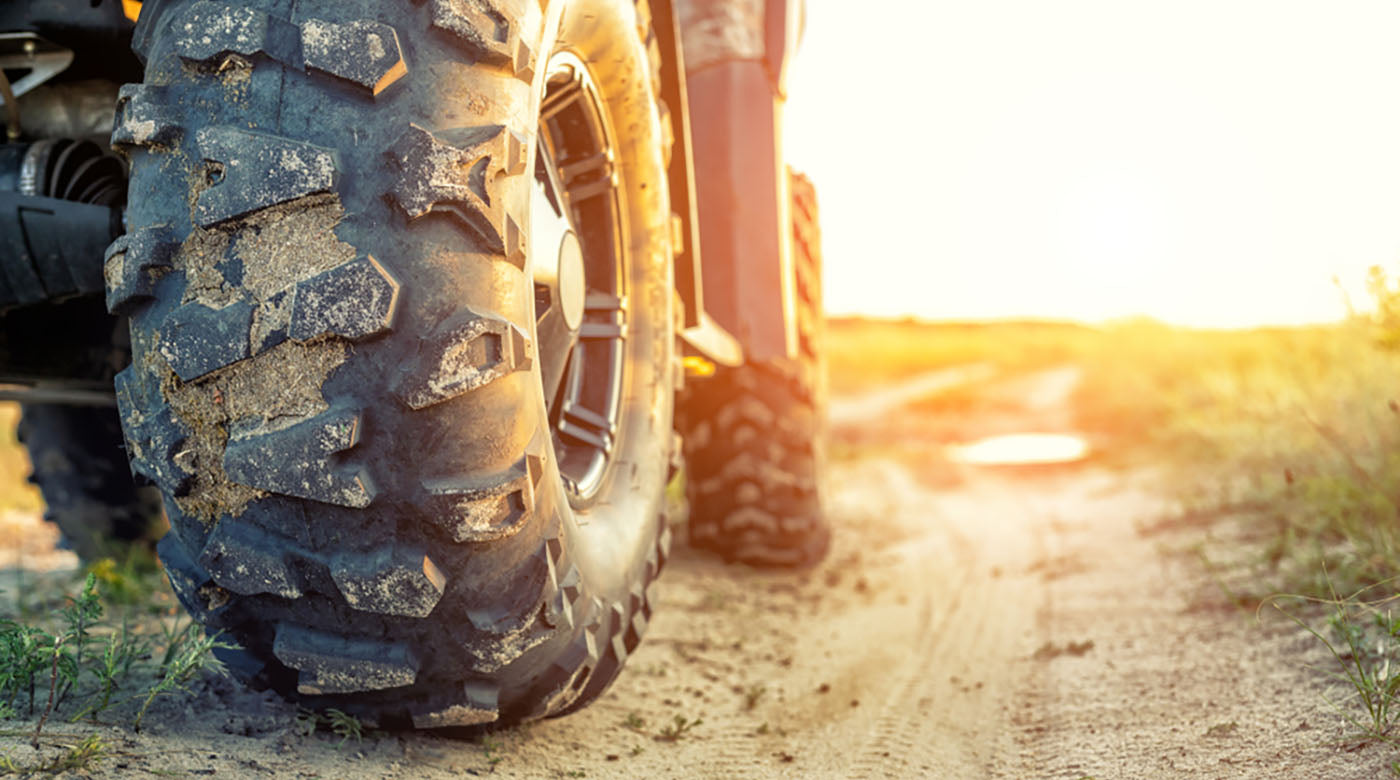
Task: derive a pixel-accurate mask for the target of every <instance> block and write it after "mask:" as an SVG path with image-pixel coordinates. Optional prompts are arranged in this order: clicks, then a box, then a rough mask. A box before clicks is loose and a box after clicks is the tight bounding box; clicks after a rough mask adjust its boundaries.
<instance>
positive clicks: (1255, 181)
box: [785, 0, 1400, 327]
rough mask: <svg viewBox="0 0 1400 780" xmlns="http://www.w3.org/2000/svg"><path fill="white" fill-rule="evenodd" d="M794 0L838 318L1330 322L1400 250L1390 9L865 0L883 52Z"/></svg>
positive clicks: (828, 7)
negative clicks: (866, 52)
mask: <svg viewBox="0 0 1400 780" xmlns="http://www.w3.org/2000/svg"><path fill="white" fill-rule="evenodd" d="M882 3H883V7H882ZM807 5H808V13H807V18H808V21H807V31H806V37H805V42H804V47H803V50H802V51H801V52H800V53H799V55H798V59H797V60H796V62H795V63H794V66H793V68H792V71H791V74H792V75H791V84H790V90H789V91H790V101H789V104H788V109H789V110H788V115H787V118H786V130H785V132H786V143H787V153H788V156H789V158H790V159H791V161H792V162H793V164H794V165H795V166H798V167H800V168H805V169H806V170H807V171H808V172H809V173H810V174H811V175H812V177H813V179H814V180H815V182H816V184H817V187H818V195H819V197H820V199H821V205H822V228H823V243H824V247H825V261H826V276H827V279H826V281H827V284H826V290H827V291H828V293H827V301H828V308H829V309H830V310H831V311H832V312H834V313H851V314H870V315H877V316H900V315H914V316H919V317H924V318H929V319H962V318H974V319H981V318H1002V317H1047V318H1068V319H1075V320H1087V321H1101V320H1105V319H1112V318H1121V317H1130V316H1139V315H1141V316H1149V317H1154V318H1157V319H1161V320H1164V321H1167V322H1170V323H1175V324H1185V325H1197V326H1229V327H1233V326H1248V325H1255V324H1292V323H1306V322H1321V321H1328V320H1335V319H1337V318H1340V317H1341V316H1343V315H1344V314H1345V313H1346V307H1345V303H1344V299H1343V296H1342V295H1341V294H1340V293H1339V292H1338V290H1337V289H1336V287H1335V286H1334V285H1333V283H1332V278H1333V277H1336V278H1338V279H1339V280H1340V282H1341V283H1342V285H1343V287H1344V288H1345V289H1346V290H1347V291H1348V292H1349V293H1350V294H1351V297H1352V298H1353V299H1354V300H1357V301H1360V300H1364V298H1365V296H1364V293H1363V292H1362V289H1363V282H1364V278H1365V271H1366V269H1367V268H1368V267H1369V266H1371V265H1377V264H1379V265H1383V266H1393V265H1394V264H1395V263H1396V261H1397V259H1400V251H1397V250H1400V235H1397V230H1396V225H1397V224H1400V220H1397V218H1396V216H1395V215H1397V214H1400V144H1397V143H1396V142H1395V140H1394V139H1395V138H1397V137H1400V101H1397V100H1396V99H1395V98H1394V97H1393V95H1394V94H1396V86H1397V84H1400V47H1397V46H1395V45H1394V43H1393V41H1392V40H1391V38H1392V35H1391V34H1390V31H1393V30H1395V29H1400V4H1395V3H1388V2H1358V3H1348V4H1346V5H1345V6H1341V5H1338V4H1282V3H1276V2H1271V1H1269V0H1242V1H1241V2H1235V3H1228V4H1222V3H1219V2H1213V1H1207V0H1187V1H1186V2H1181V3H1172V4H1166V5H1159V4H1138V3H1121V2H1110V1H1108V0H1069V1H1068V2H1064V3H1036V2H1029V0H1023V1H1020V2H1011V1H1009V0H988V2H979V3H946V2H935V3H906V2H897V1H896V0H876V1H875V2H874V3H873V4H867V6H863V9H862V13H863V14H875V15H876V16H878V17H879V18H887V19H888V20H889V22H888V23H887V24H882V25H881V26H880V28H879V30H880V33H879V35H877V36H875V37H874V38H873V39H871V40H869V41H865V39H861V40H862V43H861V44H860V45H862V46H864V45H869V46H876V47H878V48H879V53H878V62H879V67H878V68H876V69H871V68H866V67H858V66H855V65H854V64H853V60H852V56H853V55H852V52H853V48H852V47H853V46H855V45H856V44H855V43H854V42H853V41H854V40H855V37H853V36H855V31H854V28H853V27H852V25H851V23H850V15H849V12H848V11H849V9H848V8H847V7H846V6H844V5H841V4H838V3H836V2H835V0H808V4H807Z"/></svg>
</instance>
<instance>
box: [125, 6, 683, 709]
mask: <svg viewBox="0 0 1400 780" xmlns="http://www.w3.org/2000/svg"><path fill="white" fill-rule="evenodd" d="M541 6H544V7H543V8H542V7H541ZM135 46H136V48H137V51H138V53H140V54H141V55H142V56H143V58H144V59H145V61H146V75H145V83H144V84H141V85H128V86H126V87H124V88H123V89H122V93H121V99H120V101H119V106H118V115H117V123H116V129H115V131H114V133H113V143H114V145H116V146H117V147H118V148H121V149H124V150H126V152H127V153H128V154H129V155H130V157H131V160H132V179H131V190H130V200H131V210H130V212H129V221H130V232H129V233H128V234H127V236H125V237H124V238H122V239H120V240H119V241H118V242H117V243H116V244H114V245H113V246H112V248H111V249H110V250H109V251H108V256H109V257H108V260H107V264H106V274H107V283H108V303H109V306H110V307H111V308H112V310H113V311H115V312H122V313H129V314H130V316H131V322H132V341H133V352H134V354H133V364H132V366H131V367H130V368H129V369H128V370H127V371H125V372H123V373H122V374H121V375H120V376H119V377H118V381H117V395H118V403H119V406H120V409H121V413H122V420H123V425H124V428H125V431H126V436H127V440H128V446H129V448H130V451H131V457H132V463H133V466H134V468H135V469H136V470H137V471H139V472H141V473H143V474H145V475H147V476H149V477H150V478H151V479H152V480H154V481H155V482H156V483H157V484H158V485H159V486H160V488H161V490H162V492H163V494H164V498H165V507H166V510H167V512H168V514H169V516H170V520H171V525H172V533H170V534H169V535H167V536H166V537H165V539H163V540H162V541H161V543H160V546H159V552H160V556H161V559H162V561H163V563H164V564H165V567H166V570H167V572H168V573H169V576H170V579H171V582H172V584H173V585H174V587H175V590H176V592H177V594H178V595H179V597H180V599H181V601H182V602H183V603H184V605H185V606H186V608H187V609H188V610H189V611H190V612H191V613H192V614H193V615H195V616H196V617H197V618H198V619H200V620H201V621H203V622H204V624H205V625H206V626H207V627H208V628H209V629H210V630H216V631H222V632H224V636H225V638H228V639H231V640H234V641H236V642H237V643H238V644H239V645H240V646H241V649H240V650H239V651H237V652H233V653H227V654H225V657H226V660H227V661H228V663H229V664H230V666H231V667H233V668H234V669H235V671H237V672H239V673H241V674H242V675H243V676H244V677H245V678H249V679H252V680H253V681H255V682H258V683H262V684H266V685H270V686H272V687H274V688H276V689H278V690H280V691H282V692H284V693H286V694H288V695H293V696H297V697H299V698H300V699H301V700H302V701H303V702H304V703H305V704H307V705H308V706H311V707H325V706H333V707H338V708H340V709H343V710H345V711H347V712H350V713H352V714H356V715H358V716H360V717H362V718H365V719H367V720H369V721H373V722H378V723H380V724H386V725H387V724H406V723H411V724H413V725H415V726H417V727H420V728H432V727H447V726H469V725H474V724H480V723H487V722H493V721H519V720H526V719H531V718H536V717H543V716H547V715H555V714H560V713H562V712H565V711H568V710H570V709H573V708H577V707H579V706H582V705H583V704H585V703H586V702H588V701H590V700H591V699H593V698H594V697H596V696H597V695H598V694H599V693H601V692H602V691H603V690H604V689H605V688H606V687H607V686H608V684H609V683H610V682H611V681H612V679H613V677H614V676H615V675H616V674H617V672H618V671H619V669H620V667H621V665H622V663H623V662H624V660H625V659H626V658H627V655H628V654H629V653H630V652H631V651H632V650H633V649H634V648H635V647H636V646H637V643H638V641H639V640H640V637H641V634H642V632H643V630H644V629H645V628H646V624H647V620H648V617H649V615H650V611H651V607H650V602H649V599H648V594H647V587H648V585H649V584H650V583H651V581H652V580H653V578H654V577H655V576H656V574H657V572H658V570H659V569H660V567H661V565H662V563H663V561H664V556H665V555H666V548H667V544H668V541H669V535H668V534H667V532H666V530H665V523H664V519H663V517H662V512H663V509H664V486H665V484H666V482H667V479H668V464H669V463H670V452H669V448H670V444H671V441H672V436H671V424H672V421H671V414H672V392H673V390H672V376H673V375H674V368H673V360H674V358H673V355H672V350H673V347H672V343H673V333H672V326H671V323H672V314H671V305H672V304H671V300H672V295H671V292H670V291H671V289H672V286H671V285H672V281H671V266H670V247H669V243H668V242H669V229H670V211H669V205H668V203H667V200H666V191H667V188H666V180H665V156H666V154H667V153H668V150H667V149H666V148H665V139H666V138H667V137H668V135H667V134H666V133H665V132H664V131H663V125H662V117H663V116H664V114H663V113H662V110H661V108H660V107H659V105H658V100H657V97H656V91H655V90H656V84H655V79H654V73H655V68H656V67H657V60H656V52H657V48H656V45H655V43H654V42H653V39H652V33H651V29H650V18H649V15H648V12H647V6H646V2H645V0H638V2H637V3H636V4H635V5H634V4H633V3H632V2H631V1H630V0H554V1H553V2H548V3H537V2H524V0H490V1H489V2H487V1H484V0H398V1H397V2H386V1H384V0H358V1H353V2H352V1H349V0H298V1H297V2H295V3H293V2H289V1H287V0H281V1H277V2H274V1H273V0H268V1H267V2H256V1H254V0H248V1H246V2H206V1H200V2H161V3H159V4H151V3H147V8H146V10H145V11H143V14H142V18H141V21H140V24H139V26H138V28H137V32H136V42H135Z"/></svg>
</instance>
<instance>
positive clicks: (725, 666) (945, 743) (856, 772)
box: [0, 370, 1391, 778]
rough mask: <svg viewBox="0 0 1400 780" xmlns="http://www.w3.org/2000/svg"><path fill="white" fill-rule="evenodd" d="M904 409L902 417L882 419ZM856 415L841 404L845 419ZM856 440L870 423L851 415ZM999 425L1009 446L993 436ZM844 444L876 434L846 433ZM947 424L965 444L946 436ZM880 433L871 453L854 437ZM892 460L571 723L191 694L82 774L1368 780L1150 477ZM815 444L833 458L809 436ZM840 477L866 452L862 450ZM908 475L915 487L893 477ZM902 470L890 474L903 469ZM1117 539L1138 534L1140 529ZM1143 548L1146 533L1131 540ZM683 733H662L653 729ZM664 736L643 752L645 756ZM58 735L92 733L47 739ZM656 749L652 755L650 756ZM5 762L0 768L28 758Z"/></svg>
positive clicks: (634, 663)
mask: <svg viewBox="0 0 1400 780" xmlns="http://www.w3.org/2000/svg"><path fill="white" fill-rule="evenodd" d="M1074 377H1075V374H1074V372H1073V371H1072V370H1069V371H1068V372H1067V371H1066V370H1057V371H1052V372H1047V373H1045V374H1043V375H1038V376H1036V377H1029V378H1025V377H1023V378H1020V379H1017V380H1015V381H1014V382H1010V383H1007V384H1006V386H1005V387H1003V388H1002V392H1004V393H1005V394H1009V395H1011V396H1012V397H1019V398H1023V399H1026V401H1025V403H1023V404H1021V406H1020V408H1019V410H1016V411H1015V413H1014V414H1010V415H1009V416H1008V414H1007V413H1005V406H1004V405H1003V407H1002V410H1003V411H1002V413H999V414H998V416H997V417H996V419H988V420H986V421H984V422H985V425H982V424H980V423H978V422H977V421H971V422H968V421H964V426H965V428H966V429H967V430H972V431H975V430H976V429H977V428H978V427H979V426H981V427H985V428H986V430H987V431H989V432H997V433H1000V432H1005V431H1006V429H1007V428H1008V427H1017V426H1019V427H1021V428H1022V429H1023V430H1039V431H1045V430H1050V431H1055V430H1063V428H1064V427H1065V426H1066V425H1067V424H1068V423H1069V421H1071V420H1072V415H1070V414H1068V412H1067V410H1066V407H1065V405H1066V404H1067V403H1068V399H1069V395H1070V391H1071V390H1072V388H1073V382H1074ZM905 400H909V399H908V398H904V399H901V402H903V401H905ZM847 408H848V409H849V408H859V407H858V406H854V407H853V406H848V407H847ZM870 408H877V409H879V410H880V412H879V414H880V415H882V416H883V418H886V419H887V418H888V417H889V416H890V415H896V416H897V415H898V410H897V409H892V408H891V407H889V406H887V405H882V404H877V403H871V404H870ZM1012 422H1014V423H1015V426H1013V425H1012ZM842 424H843V425H844V426H848V427H849V428H850V430H849V431H847V433H850V434H851V435H857V434H859V435H861V436H868V434H869V429H870V428H871V427H872V426H874V425H875V424H876V421H874V420H871V419H869V418H865V417H862V416H861V415H859V414H855V413H849V414H847V415H846V416H845V417H843V418H842ZM968 426H970V427H968ZM881 430H885V429H883V428H882V429H881ZM895 430H899V431H902V432H900V433H893V432H886V433H883V434H881V435H885V436H901V437H903V438H904V440H903V441H898V442H895V441H891V442H890V444H891V447H895V445H898V449H899V451H900V452H901V453H902V454H901V457H899V458H898V459H895V458H885V457H879V456H870V455H868V454H866V455H862V456H861V457H860V458H858V459H850V460H845V461H842V462H838V463H835V464H833V468H832V473H831V480H830V484H831V486H832V491H831V503H832V517H833V522H834V523H835V526H836V528H837V535H836V542H835V549H834V552H833V555H832V557H831V559H830V560H829V561H828V563H826V564H825V565H823V566H822V567H821V568H819V569H818V570H816V571H813V572H809V573H806V574H802V575H782V574H766V573H760V572H755V571H752V570H748V569H744V568H737V567H726V566H723V565H721V564H718V563H716V562H715V561H713V560H711V559H708V558H705V557H702V556H699V555H697V554H694V553H692V552H689V551H688V550H686V549H684V548H682V549H681V550H680V551H679V552H678V554H677V555H676V557H675V559H674V562H673V563H672V564H671V569H670V570H669V571H668V573H667V575H666V577H664V578H663V581H662V584H661V588H660V603H659V604H658V606H657V617H656V619H655V621H654V623H653V625H652V626H651V628H650V630H649V632H648V636H647V639H646V641H645V642H644V643H643V645H642V648H641V649H640V651H639V652H638V653H636V655H635V656H634V657H633V658H632V659H631V660H630V661H629V664H628V668H627V670H626V671H625V672H624V674H623V675H622V677H621V679H620V680H619V682H618V684H617V685H616V686H615V687H614V688H613V689H612V690H611V691H610V692H609V693H608V694H607V695H606V696H604V697H603V698H602V699H601V700H600V701H599V702H598V703H597V704H595V705H594V706H593V707H591V708H589V709H587V710H585V711H583V712H581V713H578V714H576V715H573V716H570V717H567V718H564V719H561V720H555V721H548V722H543V723H536V724H531V725H528V726H525V727H521V728H516V729H507V730H501V731H498V732H495V733H493V734H491V735H489V736H487V737H485V738H483V739H480V740H477V741H475V742H471V741H461V740H452V739H446V738H441V737H436V736H431V735H422V734H379V733H374V734H370V735H367V736H366V737H365V738H364V740H363V741H361V742H355V741H350V742H348V743H346V744H344V745H339V746H338V744H337V743H338V742H339V740H338V739H337V738H335V737H333V736H330V735H325V734H321V735H316V736H312V737H304V736H301V735H299V734H298V733H297V731H296V729H295V727H294V726H295V724H294V719H295V711H294V710H293V709H292V708H291V707H289V706H287V705H285V704H284V703H282V702H280V701H279V700H276V699H275V698H273V697H269V696H263V695H260V694H253V693H249V692H246V691H243V690H241V689H240V688H238V687H237V686H235V685H233V684H231V683H227V682H222V681H211V682H206V683H204V684H202V685H201V686H200V688H199V690H198V692H197V695H195V696H193V697H188V698H181V699H172V700H170V701H169V702H167V703H165V704H161V705H157V706H158V709H157V710H155V711H154V715H153V716H152V717H151V720H152V723H151V725H150V726H149V728H148V729H147V730H146V731H144V732H143V733H141V734H139V735H138V734H133V733H132V732H130V731H129V730H127V729H124V728H120V727H111V728H108V729H104V730H103V733H104V734H105V735H106V736H107V737H108V738H109V739H110V740H111V742H112V743H113V744H114V745H116V746H117V747H118V753H117V754H116V755H114V756H113V757H111V758H109V759H108V760H107V761H106V762H105V763H104V764H103V771H102V773H101V774H102V775H104V776H113V777H138V776H149V775H150V774H152V773H159V774H168V773H173V775H172V776H185V775H190V774H209V773H211V772H212V773H214V774H216V775H217V776H246V777H258V776H277V777H322V778H333V777H334V778H340V777H346V778H380V777H413V778H417V777H426V778H435V777H456V776H461V775H463V774H468V775H480V774H491V773H494V774H495V775H496V776H499V777H507V778H510V777H517V778H536V777H604V778H606V777H676V778H690V777H716V778H728V777H761V778H768V777H831V778H847V777H852V778H861V777H954V778H961V777H967V778H981V777H1006V778H1023V777H1056V778H1084V777H1096V778H1117V777H1288V778H1323V777H1326V778H1334V777H1358V778H1360V777H1378V776H1381V773H1382V772H1384V771H1388V761H1389V760H1390V758H1391V756H1390V755H1389V754H1388V753H1387V752H1386V751H1387V748H1383V747H1375V746H1371V747H1367V748H1365V749H1362V750H1360V751H1352V750H1350V749H1349V747H1348V746H1346V745H1344V744H1343V745H1338V744H1337V741H1338V740H1339V739H1340V738H1341V737H1342V736H1343V731H1342V730H1341V727H1340V725H1339V719H1338V718H1336V717H1335V715H1333V714H1331V713H1330V712H1327V711H1326V710H1325V709H1324V705H1322V703H1321V700H1320V698H1319V696H1318V691H1319V690H1320V689H1319V675H1318V674H1317V673H1316V672H1310V671H1308V670H1306V669H1303V668H1300V665H1299V663H1300V659H1307V658H1311V659H1312V660H1315V661H1318V662H1319V663H1320V662H1322V661H1323V660H1324V659H1322V658H1321V657H1320V656H1319V655H1318V653H1317V648H1315V647H1313V646H1312V645H1311V643H1310V642H1311V640H1309V639H1307V638H1306V636H1303V635H1301V634H1300V632H1299V631H1298V630H1297V629H1296V628H1294V627H1292V626H1291V625H1290V624H1287V623H1286V622H1285V621H1282V620H1280V619H1273V620H1270V621H1267V622H1266V625H1265V626H1264V627H1263V628H1260V627H1259V626H1257V625H1256V624H1255V623H1254V622H1253V618H1252V616H1250V615H1245V614H1242V613H1240V612H1239V611H1237V610H1234V609H1233V608H1230V607H1228V606H1226V605H1225V603H1224V600H1223V599H1222V598H1221V597H1220V596H1219V594H1218V590H1217V589H1215V588H1214V586H1213V585H1212V584H1211V582H1210V581H1209V580H1208V578H1207V577H1206V575H1205V573H1204V572H1203V571H1202V569H1201V567H1200V566H1199V564H1198V563H1196V561H1195V559H1194V558H1192V557H1190V556H1188V555H1183V554H1180V552H1179V551H1181V550H1184V549H1186V548H1187V547H1188V545H1189V544H1190V543H1191V542H1192V541H1193V540H1194V539H1195V535H1196V534H1198V533H1199V532H1198V531H1191V530H1187V529H1179V528H1174V527H1172V526H1171V525H1170V524H1166V525H1163V524H1161V523H1157V522H1156V521H1157V520H1158V519H1160V518H1161V517H1163V516H1164V515H1166V514H1167V513H1168V512H1169V506H1168V504H1167V502H1166V501H1165V499H1163V498H1162V497H1161V496H1160V495H1159V494H1158V493H1157V492H1155V489H1154V479H1153V478H1152V475H1149V474H1144V473H1139V472H1126V473H1125V472H1123V471H1111V470H1108V469H1107V468H1105V467H1101V466H1098V465H1095V463H1094V461H1093V460H1092V459H1091V460H1090V461H1088V462H1086V463H1080V464H1069V465H1060V466H1054V467H1036V468H1000V469H998V468H973V467H961V466H957V465H956V464H953V465H950V464H948V463H947V462H946V461H945V460H944V459H943V457H942V452H943V450H942V447H941V445H940V444H939V443H938V442H935V441H928V440H920V438H919V437H920V436H921V433H920V431H921V430H922V429H921V427H920V426H919V425H905V426H898V427H891V428H890V429H889V431H895ZM836 435H837V436H838V438H839V437H841V436H842V435H845V434H843V432H842V431H841V430H838V431H836ZM862 452H867V453H868V450H862ZM920 452H923V453H924V454H925V456H926V461H925V462H926V464H927V465H926V467H925V466H921V465H920V463H921V460H920V458H919V457H918V456H917V455H918V453H920ZM911 454H912V455H913V456H912V457H911ZM1140 529H1142V530H1140ZM1147 529H1151V530H1150V532H1149V531H1148V530H1147ZM677 718H682V719H684V721H683V722H684V723H685V724H691V723H693V722H694V721H699V722H698V723H694V725H693V726H688V727H686V728H682V729H680V731H681V733H680V734H679V735H677V734H676V733H675V732H676V731H677V727H676V719H677ZM668 728H669V729H670V731H669V732H668V731H667V730H668ZM65 730H66V731H68V732H69V733H74V734H79V733H85V732H86V731H90V730H91V727H84V726H70V725H67V724H64V725H60V726H56V727H54V731H55V732H63V731H65ZM667 734H669V735H670V736H672V737H674V738H671V739H668V738H667ZM28 749H29V748H28V747H27V743H26V742H25V741H24V740H22V739H17V738H6V739H5V740H4V741H3V742H0V751H3V750H9V751H11V752H12V754H13V755H15V756H17V757H18V756H21V755H22V754H20V753H18V752H16V751H21V750H28Z"/></svg>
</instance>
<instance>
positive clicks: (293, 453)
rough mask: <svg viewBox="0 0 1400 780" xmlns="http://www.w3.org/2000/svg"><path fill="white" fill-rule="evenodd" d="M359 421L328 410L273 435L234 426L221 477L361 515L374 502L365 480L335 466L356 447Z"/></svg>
mask: <svg viewBox="0 0 1400 780" xmlns="http://www.w3.org/2000/svg"><path fill="white" fill-rule="evenodd" d="M360 418H361V415H360V413H359V412H357V411H353V410H348V409H332V410H329V411H326V412H323V413H322V414H319V415H317V416H315V417H312V418H311V419H309V420H305V421H302V422H299V423H296V424H293V425H291V426H289V427H286V428H282V429H280V430H276V431H272V432H265V433H264V432H258V431H256V430H255V431H252V432H240V431H239V430H237V427H236V426H235V429H234V430H233V431H232V435H231V437H230V439H229V442H228V447H227V448H226V449H225V450H224V473H225V474H227V475H228V478H229V479H231V480H233V481H234V482H237V483H239V484H241V485H247V486H248V487H252V488H257V489H259V490H265V491H267V492H269V493H280V494H282V495H288V496H296V497H298V498H308V499H311V500H313V501H321V502H323V503H327V504H335V505H337V506H348V507H355V508H357V509H363V508H364V507H367V506H369V504H370V502H371V501H373V500H374V496H375V489H374V485H373V483H371V482H370V480H369V476H368V474H366V473H365V471H364V470H363V469H361V468H357V467H354V466H350V465H345V466H342V465H339V464H338V463H336V462H335V460H334V456H335V455H336V454H337V453H340V452H343V451H345V450H348V449H350V448H352V447H354V446H355V445H356V444H357V443H358V442H359V435H360V428H361V419H360Z"/></svg>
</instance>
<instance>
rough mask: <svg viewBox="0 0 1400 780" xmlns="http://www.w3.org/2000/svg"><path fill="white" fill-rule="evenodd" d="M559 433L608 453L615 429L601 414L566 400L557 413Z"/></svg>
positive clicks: (566, 437) (605, 453)
mask: <svg viewBox="0 0 1400 780" xmlns="http://www.w3.org/2000/svg"><path fill="white" fill-rule="evenodd" d="M559 433H560V435H561V436H563V437H564V438H565V439H569V440H571V441H574V442H576V443H579V444H583V445H585V446H588V447H592V448H593V449H595V450H598V451H599V452H601V453H603V454H604V455H608V454H610V453H611V452H612V447H613V436H614V434H616V433H617V431H616V430H615V429H614V428H613V425H612V423H610V422H608V418H606V417H604V416H603V415H601V414H598V413H597V412H595V411H593V410H592V409H588V408H586V407H583V406H579V405H578V404H573V403H569V402H567V401H566V402H565V403H564V409H563V413H562V414H560V415H559Z"/></svg>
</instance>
